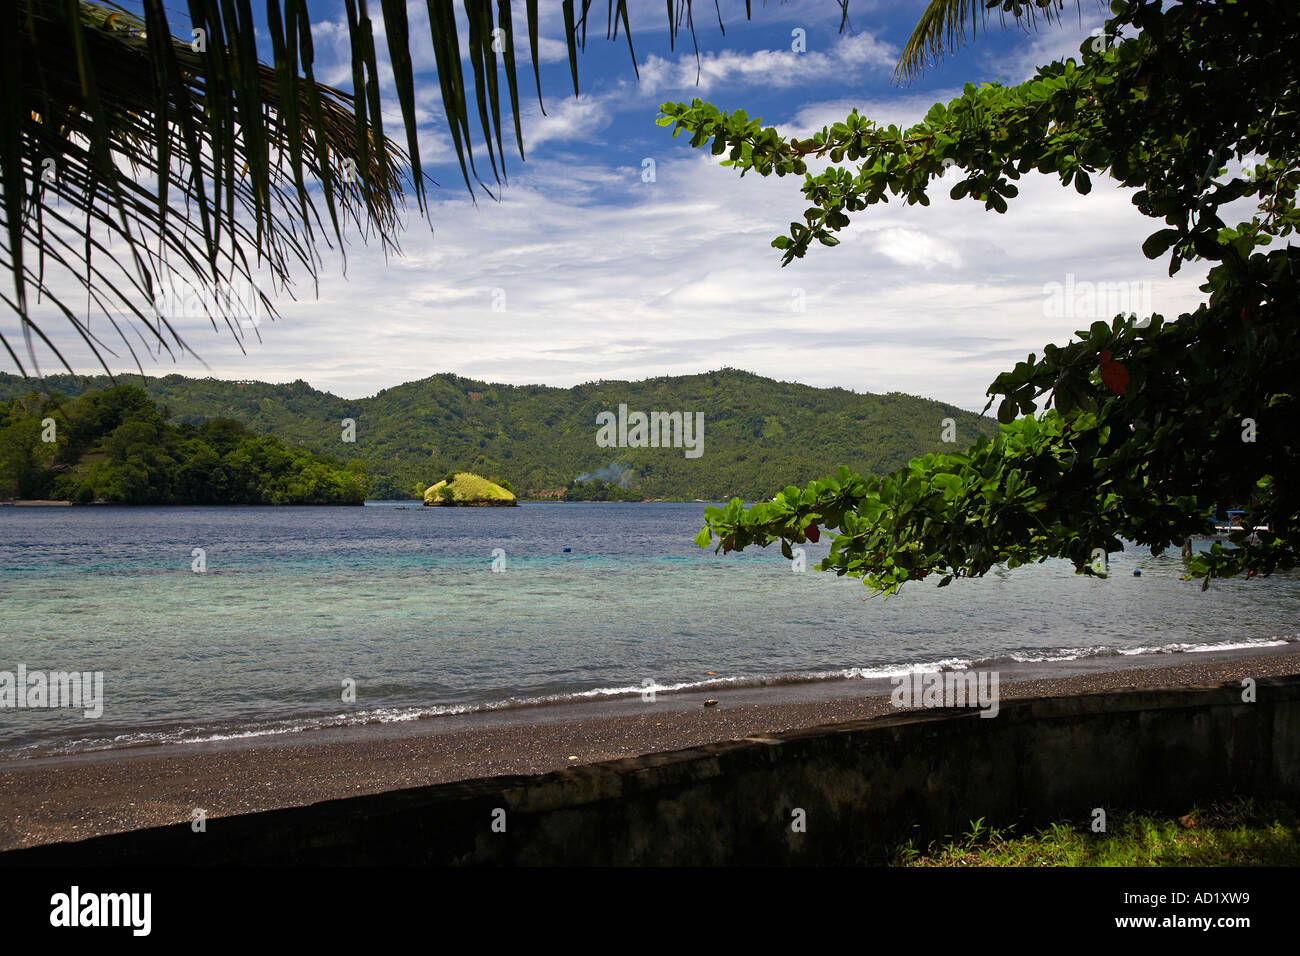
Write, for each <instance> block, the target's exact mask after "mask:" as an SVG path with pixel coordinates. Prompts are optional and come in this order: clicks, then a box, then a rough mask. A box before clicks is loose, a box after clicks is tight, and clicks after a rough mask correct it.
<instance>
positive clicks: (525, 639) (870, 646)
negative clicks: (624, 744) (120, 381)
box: [0, 503, 1300, 754]
mask: <svg viewBox="0 0 1300 956" xmlns="http://www.w3.org/2000/svg"><path fill="white" fill-rule="evenodd" d="M399 504H400V506H399ZM399 504H394V503H387V504H385V503H373V504H371V505H368V506H367V507H365V508H107V507H92V508H54V507H50V508H24V507H13V508H9V507H6V508H0V671H3V670H9V671H14V670H16V668H17V666H18V665H19V664H25V665H26V667H27V668H28V669H29V671H37V670H44V671H51V670H78V671H102V672H104V698H105V700H104V712H103V715H102V716H101V717H100V718H98V719H88V718H86V717H85V716H84V714H83V713H82V712H81V711H73V710H70V709H66V708H65V709H22V710H17V709H0V751H3V752H7V753H10V754H14V753H39V752H47V751H51V750H68V749H86V748H90V747H103V746H118V745H129V744H136V743H145V742H150V741H164V740H195V739H210V738H212V737H225V736H230V735H240V734H263V733H280V732H290V731H293V730H296V729H303V728H306V727H313V726H321V725H329V724H336V723H356V722H366V721H374V720H410V719H415V718H417V717H421V716H429V715H435V714H439V713H447V712H459V711H463V710H474V709H481V708H485V707H497V706H516V705H520V704H527V703H529V702H536V701H540V700H550V699H556V698H559V699H567V698H582V697H599V696H607V695H608V696H613V695H617V694H628V693H638V692H640V691H641V690H642V689H643V688H645V687H656V688H661V689H662V688H680V687H693V686H715V685H716V686H727V685H743V684H751V683H762V682H765V681H778V680H787V679H791V678H795V679H843V678H845V677H861V676H879V675H884V674H890V673H897V672H899V671H901V670H905V669H907V668H908V667H909V666H913V665H918V664H926V665H932V664H937V663H945V664H950V665H956V666H960V665H962V664H968V663H975V662H981V663H983V662H988V661H998V660H1056V659H1061V660H1067V659H1072V658H1079V657H1084V656H1089V655H1099V654H1139V653H1155V652H1168V651H1172V650H1189V651H1190V650H1195V649H1198V648H1217V647H1227V646H1237V645H1243V644H1249V643H1268V642H1274V641H1280V640H1287V639H1294V638H1296V636H1297V634H1298V633H1300V625H1298V624H1297V621H1298V620H1300V579H1297V578H1296V577H1295V576H1287V577H1282V578H1272V579H1268V580H1262V581H1261V580H1254V581H1225V582H1219V583H1216V584H1214V585H1213V586H1212V587H1211V588H1210V590H1209V591H1208V592H1205V593H1202V592H1201V590H1200V585H1199V583H1197V582H1184V581H1181V580H1179V576H1180V574H1181V573H1182V562H1181V559H1180V558H1179V556H1178V555H1177V554H1176V553H1175V554H1171V555H1163V556H1161V557H1160V558H1152V557H1151V556H1150V555H1149V554H1147V553H1146V552H1144V551H1130V552H1127V553H1125V554H1122V555H1117V556H1113V557H1112V561H1111V572H1112V573H1111V576H1110V577H1109V578H1107V579H1105V580H1100V579H1096V578H1084V577H1080V576H1076V575H1075V574H1074V572H1073V568H1072V567H1071V566H1070V565H1068V564H1066V563H1064V562H1055V561H1053V562H1048V563H1046V564H1043V565H1035V566H1031V567H1026V568H1020V569H1017V570H1016V571H1015V572H1005V571H995V572H993V573H991V574H990V575H988V577H986V578H984V579H983V580H979V581H958V582H954V583H953V585H952V586H950V587H948V588H944V589H942V590H940V589H938V588H936V587H934V586H932V585H930V584H929V583H917V584H916V585H910V586H908V587H906V588H904V590H903V592H902V593H901V594H900V595H899V596H898V597H896V598H893V599H890V600H889V601H882V600H881V599H879V598H869V597H868V594H867V591H866V589H865V588H863V587H862V585H861V583H860V582H858V581H855V580H851V579H848V578H837V577H835V576H834V575H832V574H826V573H821V572H816V571H812V570H809V571H808V572H807V573H793V572H792V570H791V564H790V562H789V561H786V560H785V559H783V558H782V557H781V556H780V554H779V552H778V551H776V549H769V550H767V551H754V552H745V553H743V554H739V555H736V554H732V555H727V556H725V557H724V556H715V555H714V554H712V552H709V551H701V550H699V549H698V548H696V547H694V545H693V544H692V543H691V539H692V538H693V536H694V535H695V533H696V532H697V531H698V530H699V527H700V525H701V523H702V514H703V505H699V504H532V505H523V506H521V507H519V508H501V509H495V508H493V509H486V508H485V509H459V508H422V507H420V506H419V504H418V503H411V504H408V503H399ZM565 546H568V547H570V548H571V549H572V551H571V552H570V553H567V554H566V553H564V552H563V550H562V549H563V548H564V547H565ZM826 547H827V544H826V541H825V539H824V540H823V542H822V543H821V544H820V545H819V546H810V547H809V551H808V555H807V559H808V561H807V563H808V567H809V568H810V569H811V568H812V566H813V565H814V564H815V563H816V562H817V561H818V560H820V558H821V557H822V556H824V554H825V551H826ZM195 548H202V549H204V551H205V558H206V570H205V571H204V572H203V573H195V572H194V571H193V570H192V563H193V562H194V560H195V558H194V557H193V549H195ZM498 548H499V549H501V550H502V552H504V562H505V564H504V566H505V570H504V571H502V572H500V573H496V572H493V571H492V570H491V569H492V564H493V551H494V549H498ZM1135 567H1139V568H1141V569H1142V570H1143V575H1142V576H1141V577H1139V578H1135V577H1133V576H1132V569H1133V568H1135ZM710 672H712V673H710ZM345 680H351V681H355V686H356V694H357V699H356V701H355V703H353V702H345V701H344V700H343V691H344V681H345Z"/></svg>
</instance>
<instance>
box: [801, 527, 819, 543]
mask: <svg viewBox="0 0 1300 956" xmlns="http://www.w3.org/2000/svg"><path fill="white" fill-rule="evenodd" d="M803 536H804V537H805V538H807V539H808V540H809V541H811V542H813V543H814V544H816V543H817V542H818V541H820V540H821V539H822V533H821V532H820V531H818V530H817V526H816V525H815V524H810V525H809V526H808V527H806V528H804V529H803Z"/></svg>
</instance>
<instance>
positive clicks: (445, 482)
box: [424, 471, 519, 508]
mask: <svg viewBox="0 0 1300 956" xmlns="http://www.w3.org/2000/svg"><path fill="white" fill-rule="evenodd" d="M424 503H425V504H426V505H459V506H461V507H466V508H499V507H514V506H517V505H518V504H519V502H518V501H516V500H515V496H514V494H513V493H511V492H510V491H509V489H507V488H503V487H501V485H498V484H495V483H493V482H491V481H488V480H487V479H486V478H482V477H480V476H478V475H475V474H472V473H470V472H468V471H458V472H456V473H455V474H454V475H448V476H447V477H446V478H444V479H442V481H440V482H438V483H437V484H436V485H431V486H430V487H429V488H426V489H425V492H424Z"/></svg>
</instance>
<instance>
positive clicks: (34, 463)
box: [0, 385, 366, 505]
mask: <svg viewBox="0 0 1300 956" xmlns="http://www.w3.org/2000/svg"><path fill="white" fill-rule="evenodd" d="M170 417H171V416H170V412H169V411H168V410H167V409H165V408H160V407H159V406H156V405H155V404H154V403H153V401H151V400H150V398H149V396H148V395H147V394H146V393H145V392H144V391H142V390H141V389H138V388H135V387H133V386H129V385H120V386H117V387H115V388H109V389H105V390H103V391H90V392H86V393H85V394H84V395H82V396H80V397H79V398H75V399H67V398H64V397H63V396H61V395H58V394H45V395H35V394H33V395H28V396H26V397H25V398H22V399H11V400H10V401H8V402H6V403H3V404H0V497H19V498H29V499H30V498H52V499H56V500H61V501H76V502H92V501H109V502H115V503H118V504H137V505H146V504H149V505H156V504H245V505H262V504H267V505H272V504H274V505H279V504H304V505H308V504H309V505H333V504H357V505H359V504H361V503H362V502H363V501H364V500H365V496H366V476H365V468H364V467H363V466H362V465H361V463H360V462H356V463H352V462H349V463H348V464H347V465H342V464H340V463H338V462H337V461H333V460H331V459H328V458H324V457H319V456H316V455H312V454H310V453H309V452H307V451H305V450H303V449H301V448H293V447H290V446H288V445H285V444H284V443H282V442H281V441H279V440H278V439H276V438H274V437H272V436H270V435H255V434H254V433H252V432H251V431H249V430H248V429H247V428H245V427H244V426H243V425H241V424H240V423H239V422H236V421H232V420H230V419H228V418H216V419H212V420H211V421H206V422H203V423H202V424H199V425H195V424H191V423H182V424H179V425H176V424H172V423H171V422H170V421H168V419H169V418H170Z"/></svg>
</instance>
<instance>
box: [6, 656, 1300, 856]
mask: <svg viewBox="0 0 1300 956" xmlns="http://www.w3.org/2000/svg"><path fill="white" fill-rule="evenodd" d="M998 670H999V674H1000V676H1001V688H1000V691H1001V697H1002V698H1003V699H1008V698H1015V697H1037V696H1061V695H1069V694H1086V693H1092V692H1098V691H1107V690H1117V689H1124V688H1135V687H1168V686H1207V685H1208V686H1215V685H1219V684H1222V683H1224V682H1227V681H1233V682H1236V681H1240V680H1242V679H1243V678H1246V677H1252V678H1260V677H1268V676H1281V675H1288V674H1300V643H1289V644H1285V645H1280V646H1276V647H1268V648H1251V649H1249V650H1241V651H1217V652H1208V653H1189V654H1167V655H1164V654H1162V655H1150V656H1142V657H1105V658H1092V659H1089V660H1084V661H1070V662H1060V663H1036V664H1015V665H1006V666H1002V667H1000V668H998ZM889 690H890V684H889V682H888V681H887V680H843V681H816V682H809V683H796V684H782V685H774V686H767V687H749V688H745V689H737V690H730V691H727V690H723V691H717V690H714V691H710V692H709V693H707V694H706V693H679V694H664V695H661V696H659V698H658V699H657V700H656V701H654V702H653V703H647V702H644V701H642V700H641V699H640V698H639V697H631V698H625V699H617V700H606V701H599V702H586V703H576V704H575V703H570V704H559V705H553V706H538V707H527V708H519V709H515V710H504V711H494V712H485V713H476V714H463V715H458V716H446V717H436V718H429V719H425V720H418V721H409V722H406V723H390V724H375V725H370V726H362V727H347V728H337V729H329V730H313V731H303V732H300V733H293V734H284V735H278V736H262V737H249V738H244V739H237V740H225V741H219V742H206V743H194V744H168V745H164V746H148V747H134V748H127V749H121V750H114V751H99V752H94V753H86V754H76V755H66V756H58V757H42V758H26V759H10V760H7V761H5V760H0V850H7V849H14V848H17V847H23V846H32V845H36V844H40V843H50V842H57V841H63V840H78V839H85V838H87V837H91V836H97V835H99V834H104V833H112V832H117V831H122V830H131V829H136V828H140V827H149V826H159V825H163V824H169V823H178V822H187V821H189V820H190V818H191V812H192V811H193V810H194V809H195V808H203V809H204V810H205V811H206V812H207V815H208V817H209V818H214V817H220V816H227V815H231V814H237V813H248V812H251V811H256V810H268V809H273V808H276V807H285V806H295V805H304V804H309V803H315V802H318V801H321V800H329V799H335V798H339V797H346V796H355V795H358V794H367V793H379V792H383V791H386V790H394V789H399V788H403V787H417V786H423V785H427V784H435V783H443V782H447V781H452V780H463V779H468V778H473V777H480V776H490V775H497V774H523V773H542V772H547V771H551V770H556V769H559V768H561V767H565V766H573V765H575V764H579V763H592V762H596V761H600V760H609V759H614V758H619V757H629V756H633V755H637V754H644V753H653V752H657V751H666V750H677V749H681V748H685V747H693V746H698V745H700V744H704V743H711V742H715V741H721V740H731V739H736V738H741V737H748V736H754V735H761V734H765V733H774V732H779V731H783V730H790V729H793V728H799V727H812V726H817V725H821V724H833V723H838V722H842V721H848V720H860V719H862V718H866V717H871V716H876V715H881V714H886V713H893V712H895V711H894V708H893V707H892V706H891V703H890V700H889ZM706 699H716V700H717V701H718V703H717V704H716V705H714V706H710V707H705V706H704V701H705V700H706Z"/></svg>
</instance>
